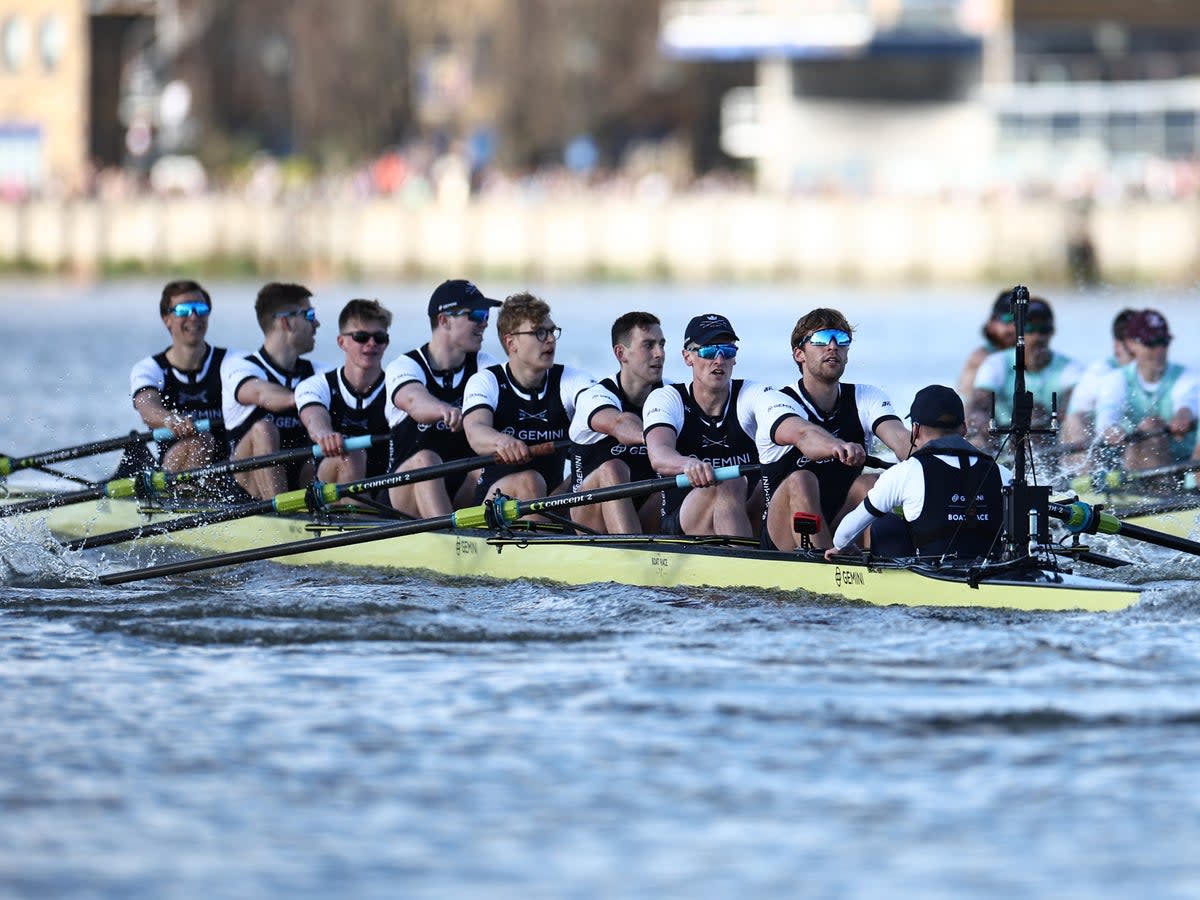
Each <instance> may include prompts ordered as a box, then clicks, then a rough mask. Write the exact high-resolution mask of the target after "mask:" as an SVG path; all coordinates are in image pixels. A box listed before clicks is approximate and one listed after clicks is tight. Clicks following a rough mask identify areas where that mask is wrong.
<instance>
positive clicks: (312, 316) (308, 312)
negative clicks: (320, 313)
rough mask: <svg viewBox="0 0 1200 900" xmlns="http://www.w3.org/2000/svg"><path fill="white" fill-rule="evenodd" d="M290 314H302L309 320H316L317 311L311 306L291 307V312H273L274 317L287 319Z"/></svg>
mask: <svg viewBox="0 0 1200 900" xmlns="http://www.w3.org/2000/svg"><path fill="white" fill-rule="evenodd" d="M291 316H303V317H304V318H305V319H307V320H308V321H310V322H315V321H317V311H316V310H315V309H313V308H312V307H311V306H310V307H308V309H293V310H292V311H291V312H281V313H275V318H277V319H287V318H290V317H291Z"/></svg>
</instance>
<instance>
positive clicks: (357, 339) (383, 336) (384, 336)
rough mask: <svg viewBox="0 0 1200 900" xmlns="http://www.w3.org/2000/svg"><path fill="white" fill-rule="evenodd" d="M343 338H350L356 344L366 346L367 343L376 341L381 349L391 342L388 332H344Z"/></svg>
mask: <svg viewBox="0 0 1200 900" xmlns="http://www.w3.org/2000/svg"><path fill="white" fill-rule="evenodd" d="M342 336H343V337H348V338H350V340H352V341H354V343H356V344H365V343H366V342H367V341H370V340H374V341H375V343H376V344H378V345H379V346H380V347H383V346H385V345H386V344H387V342H388V341H390V340H391V337H390V336H389V335H388V333H387V332H386V331H343V332H342Z"/></svg>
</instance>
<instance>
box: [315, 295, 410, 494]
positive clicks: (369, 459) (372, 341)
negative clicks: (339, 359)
mask: <svg viewBox="0 0 1200 900" xmlns="http://www.w3.org/2000/svg"><path fill="white" fill-rule="evenodd" d="M391 324H392V314H391V313H390V312H388V310H386V309H385V308H384V307H383V306H382V305H380V303H379V301H378V300H362V299H356V300H351V301H350V302H348V303H347V304H346V305H345V306H344V307H342V311H341V313H340V314H339V315H338V336H337V345H338V347H340V348H341V350H342V353H343V354H344V363H343V365H342V367H341V368H340V369H333V370H330V371H328V372H322V373H320V374H316V375H311V376H309V377H308V378H305V379H304V380H303V381H301V382H300V383H299V384H298V385H296V391H295V394H296V409H297V410H299V412H300V421H301V422H302V423H303V424H304V427H305V429H306V430H307V432H308V436H309V438H311V439H312V442H313V443H314V444H316V445H317V446H319V447H320V448H321V455H322V459H321V462H320V464H319V465H318V467H317V478H318V479H320V480H321V481H324V482H336V483H338V484H343V483H345V482H348V481H360V480H362V479H363V478H366V477H369V476H373V475H383V474H386V473H387V472H388V471H389V468H390V462H391V454H390V448H389V446H388V442H386V441H380V442H379V443H376V444H374V445H373V446H372V447H370V448H369V449H366V450H352V451H350V452H349V453H347V452H346V447H345V438H347V437H355V436H358V435H365V434H370V435H386V434H387V433H388V421H387V409H386V407H387V393H386V392H385V391H384V385H383V354H384V351H385V350H386V349H387V345H388V341H389V337H388V327H389V326H390V325H391Z"/></svg>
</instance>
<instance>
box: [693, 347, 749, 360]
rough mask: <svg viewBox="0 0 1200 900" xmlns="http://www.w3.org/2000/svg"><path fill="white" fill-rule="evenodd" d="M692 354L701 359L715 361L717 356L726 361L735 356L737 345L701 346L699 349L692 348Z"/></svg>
mask: <svg viewBox="0 0 1200 900" xmlns="http://www.w3.org/2000/svg"><path fill="white" fill-rule="evenodd" d="M692 352H693V353H695V354H696V355H697V356H699V357H700V358H701V359H716V358H717V356H718V355H720V356H723V357H725V358H726V359H733V358H734V357H735V356H737V352H738V348H737V344H701V345H700V346H699V347H693V348H692Z"/></svg>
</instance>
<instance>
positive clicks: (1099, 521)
mask: <svg viewBox="0 0 1200 900" xmlns="http://www.w3.org/2000/svg"><path fill="white" fill-rule="evenodd" d="M1049 512H1050V517H1051V518H1054V519H1061V520H1062V522H1063V523H1064V524H1065V525H1066V526H1067V530H1068V531H1070V532H1072V533H1074V534H1096V533H1100V534H1118V535H1121V536H1122V537H1127V538H1133V539H1134V540H1135V541H1144V542H1145V543H1147V544H1154V545H1156V546H1159V547H1166V548H1167V549H1168V550H1179V551H1182V552H1183V553H1192V554H1195V555H1200V543H1197V542H1196V541H1190V540H1188V539H1187V538H1182V537H1176V536H1175V535H1173V534H1166V533H1164V532H1162V531H1154V530H1153V529H1151V528H1143V527H1142V526H1141V525H1134V524H1132V523H1130V522H1122V521H1121V520H1120V519H1118V518H1117V517H1116V516H1114V515H1113V514H1112V513H1109V512H1104V511H1103V510H1100V509H1097V508H1096V507H1094V506H1092V505H1091V504H1090V503H1084V502H1083V501H1082V500H1077V501H1075V502H1074V503H1069V504H1062V503H1051V504H1050V508H1049Z"/></svg>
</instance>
